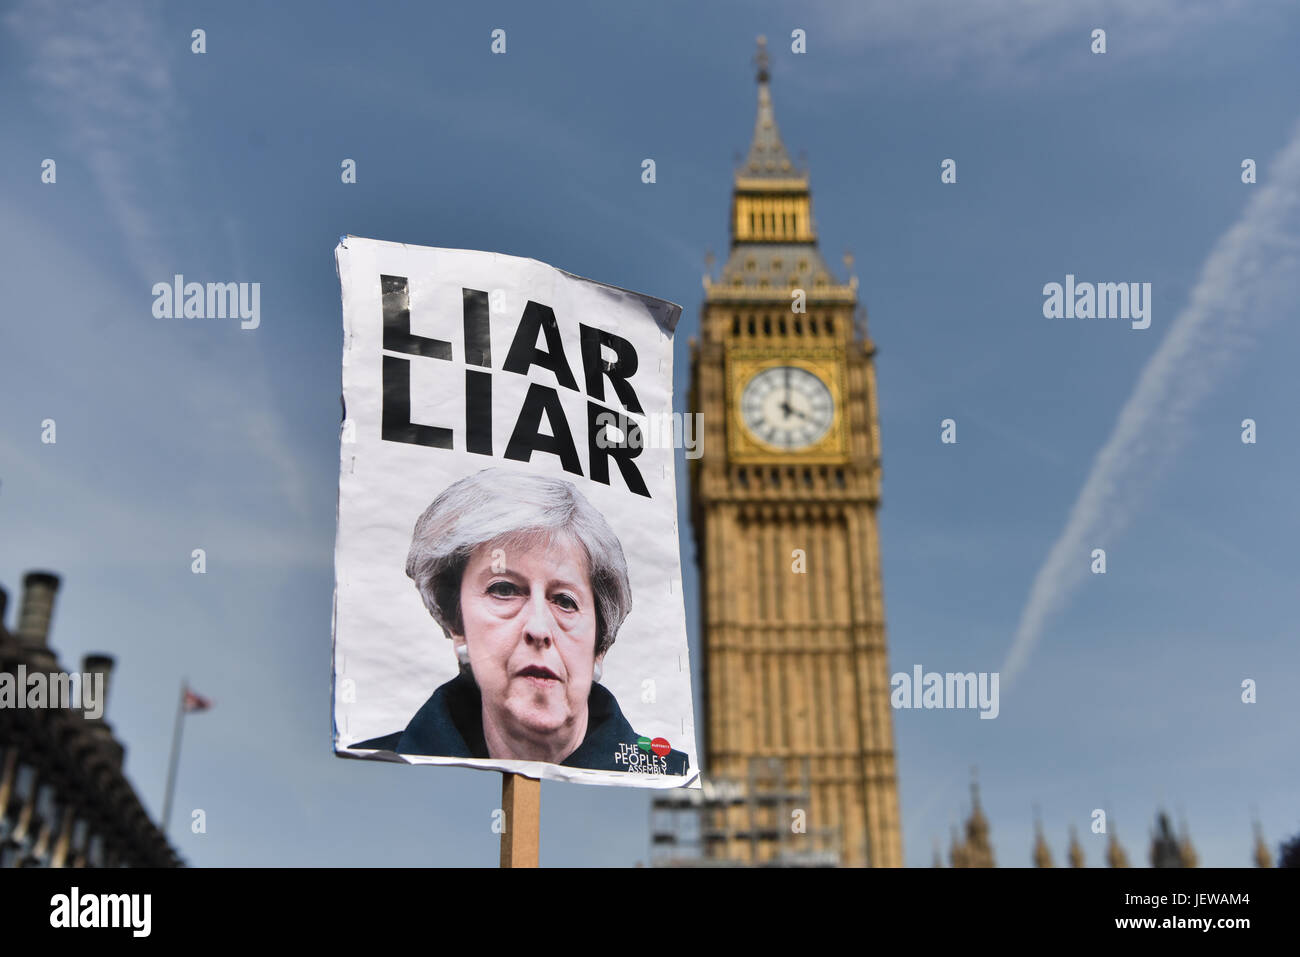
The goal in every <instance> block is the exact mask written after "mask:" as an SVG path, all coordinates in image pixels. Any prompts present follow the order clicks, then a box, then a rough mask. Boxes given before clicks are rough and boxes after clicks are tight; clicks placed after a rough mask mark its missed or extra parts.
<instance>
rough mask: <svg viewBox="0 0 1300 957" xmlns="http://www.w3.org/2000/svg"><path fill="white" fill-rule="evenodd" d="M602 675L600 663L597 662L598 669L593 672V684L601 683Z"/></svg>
mask: <svg viewBox="0 0 1300 957" xmlns="http://www.w3.org/2000/svg"><path fill="white" fill-rule="evenodd" d="M600 675H601V668H600V662H599V661H598V662H596V667H595V668H594V669H593V670H592V672H591V680H592V682H593V683H595V682H598V681H600Z"/></svg>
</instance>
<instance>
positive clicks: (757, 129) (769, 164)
mask: <svg viewBox="0 0 1300 957" xmlns="http://www.w3.org/2000/svg"><path fill="white" fill-rule="evenodd" d="M754 61H755V62H756V63H757V64H758V118H757V119H756V120H755V121H754V140H753V142H752V143H751V144H750V146H749V157H748V158H747V159H746V161H745V165H744V168H743V170H742V175H744V176H745V177H748V178H771V179H788V178H789V177H791V176H794V175H796V174H795V168H794V163H792V162H790V154H789V153H788V152H787V151H786V148H785V143H783V142H781V132H780V130H778V129H777V127H776V115H775V114H774V112H773V110H772V91H771V90H770V89H769V88H768V85H767V84H768V79H769V77H770V76H771V74H770V73H769V72H768V68H767V67H768V59H767V39H766V38H765V37H759V38H758V53H757V54H756V55H755V57H754Z"/></svg>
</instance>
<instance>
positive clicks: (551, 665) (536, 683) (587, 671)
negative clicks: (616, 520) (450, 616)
mask: <svg viewBox="0 0 1300 957" xmlns="http://www.w3.org/2000/svg"><path fill="white" fill-rule="evenodd" d="M460 612H461V620H462V623H463V627H464V632H465V633H464V635H463V636H457V637H456V639H455V640H456V641H463V642H464V643H465V645H466V646H467V648H468V650H469V659H470V668H471V669H472V670H473V672H474V680H475V682H476V683H477V684H478V687H479V691H480V692H481V694H482V698H483V733H484V737H485V738H486V740H487V744H488V749H489V752H491V756H492V757H504V758H516V759H519V760H540V761H552V762H556V763H558V762H560V761H563V760H564V759H565V758H566V757H568V756H569V755H570V754H572V753H573V751H575V750H576V749H577V747H578V746H579V745H580V744H582V740H583V738H584V737H585V736H586V733H587V696H588V694H589V693H590V691H591V678H592V673H593V670H594V666H595V662H596V658H595V651H596V606H595V599H594V595H593V594H592V589H591V576H590V573H589V571H588V568H587V556H586V553H585V552H584V551H583V549H582V547H581V546H580V545H579V544H578V543H577V542H576V541H574V540H573V539H572V538H570V537H568V536H557V537H556V538H555V540H554V541H552V542H550V543H548V542H547V541H546V539H545V538H543V537H542V536H540V535H539V536H537V537H535V538H534V539H532V540H531V541H525V542H523V543H518V542H516V543H515V544H513V545H512V546H510V547H503V546H498V545H494V544H493V543H488V544H485V545H480V546H479V547H478V548H477V549H475V551H474V552H473V553H472V554H471V555H470V558H469V561H468V562H467V564H466V566H465V573H464V576H463V577H462V578H461V587H460Z"/></svg>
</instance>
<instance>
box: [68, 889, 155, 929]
mask: <svg viewBox="0 0 1300 957" xmlns="http://www.w3.org/2000/svg"><path fill="white" fill-rule="evenodd" d="M152 911H153V895H151V894H83V893H81V889H80V888H78V887H74V888H72V890H71V892H70V893H67V894H55V895H54V896H53V897H51V898H50V926H51V927H73V928H76V927H123V928H127V929H129V930H130V931H131V935H132V936H133V937H148V936H149V930H150V927H151V925H152V921H151V920H150V915H151V913H152Z"/></svg>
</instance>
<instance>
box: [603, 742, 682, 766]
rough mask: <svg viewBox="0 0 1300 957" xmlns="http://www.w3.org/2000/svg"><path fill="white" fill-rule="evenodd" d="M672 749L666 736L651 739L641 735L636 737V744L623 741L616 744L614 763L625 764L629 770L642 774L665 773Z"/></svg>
mask: <svg viewBox="0 0 1300 957" xmlns="http://www.w3.org/2000/svg"><path fill="white" fill-rule="evenodd" d="M672 750H673V746H672V745H671V744H669V743H668V739H667V738H654V739H651V738H647V737H646V736H645V735H641V736H640V737H639V738H637V739H636V744H628V743H626V742H624V743H622V744H620V745H619V746H618V751H617V752H616V753H615V754H614V763H615V764H626V765H627V769H628V770H629V771H640V772H641V773H642V774H667V773H668V755H669V754H671V753H672Z"/></svg>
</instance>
